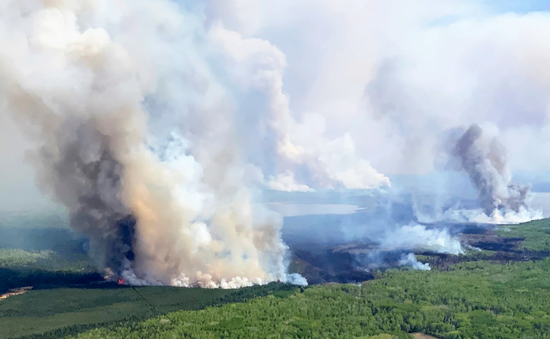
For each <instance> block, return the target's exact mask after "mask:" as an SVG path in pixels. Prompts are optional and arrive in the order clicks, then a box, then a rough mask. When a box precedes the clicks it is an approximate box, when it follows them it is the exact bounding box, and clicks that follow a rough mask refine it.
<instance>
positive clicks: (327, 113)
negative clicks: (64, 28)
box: [0, 0, 550, 208]
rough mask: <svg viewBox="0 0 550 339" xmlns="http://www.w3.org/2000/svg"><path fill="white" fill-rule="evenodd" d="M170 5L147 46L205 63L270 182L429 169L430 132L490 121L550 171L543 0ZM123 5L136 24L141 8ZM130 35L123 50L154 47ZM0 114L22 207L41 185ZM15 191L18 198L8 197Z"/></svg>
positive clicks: (261, 176) (7, 180)
mask: <svg viewBox="0 0 550 339" xmlns="http://www.w3.org/2000/svg"><path fill="white" fill-rule="evenodd" d="M2 3H3V5H2V6H3V7H5V6H8V5H9V4H10V3H11V1H6V0H4V1H2ZM44 3H46V4H48V3H49V4H54V3H71V1H54V2H52V1H45V2H44ZM85 3H88V4H90V6H92V4H103V5H102V6H105V4H106V3H105V2H102V1H87V2H85ZM115 4H116V3H115ZM178 4H179V5H180V6H181V7H180V8H183V9H181V11H182V12H183V13H185V16H184V18H185V19H182V20H184V21H183V22H178V23H175V21H174V22H172V24H173V25H175V26H172V27H170V26H168V24H170V23H171V22H170V21H169V20H176V18H175V17H174V18H169V17H166V18H165V19H166V20H167V26H166V27H165V28H167V29H171V30H172V31H170V34H173V35H174V36H172V37H171V38H172V39H175V40H174V41H176V40H177V39H186V41H185V42H182V41H180V42H178V46H177V47H175V48H174V47H173V45H172V46H171V45H169V44H168V45H166V46H169V47H170V48H174V49H173V50H171V51H170V53H168V50H161V49H160V48H157V50H155V51H154V52H151V53H149V54H151V55H150V56H148V57H152V58H157V64H158V65H159V67H160V66H162V67H165V68H166V69H169V68H170V67H178V69H179V70H180V71H181V72H182V74H183V72H186V74H187V75H188V76H189V74H188V73H189V72H190V71H189V69H191V68H192V67H198V66H197V65H198V64H201V63H202V65H201V66H200V67H207V68H208V72H209V75H208V76H209V77H210V79H207V80H202V81H203V82H204V83H203V84H202V86H207V84H206V83H207V82H208V81H210V82H212V81H216V82H217V83H218V85H220V86H224V87H225V88H224V90H226V91H228V92H230V95H229V97H230V99H228V100H230V101H231V103H229V102H228V103H227V105H232V106H233V108H234V109H235V110H237V111H238V112H239V117H238V118H237V120H238V121H237V123H238V124H239V128H240V130H241V131H243V133H241V135H239V136H238V138H241V139H242V140H241V142H242V144H243V147H242V149H243V151H244V153H245V154H244V156H245V157H247V160H248V161H249V162H250V163H251V164H253V165H254V168H255V169H252V172H253V173H256V175H257V176H258V178H257V179H258V181H262V182H263V183H264V184H265V185H266V186H267V187H269V188H272V189H279V190H298V191H307V190H311V189H317V188H321V187H331V188H334V187H346V188H376V187H378V186H380V185H385V184H387V182H388V180H387V178H386V177H387V176H391V175H393V174H397V173H414V174H417V173H429V172H430V171H432V170H433V169H434V162H435V159H434V157H435V154H436V152H435V151H434V148H436V147H437V146H438V142H439V140H440V135H441V134H442V133H444V132H445V131H446V130H448V129H451V128H456V127H467V126H469V125H470V124H472V123H478V124H484V125H487V126H489V127H490V128H493V129H497V130H498V133H499V134H500V140H501V142H502V143H503V144H504V146H505V147H506V149H507V155H508V158H509V166H510V168H511V169H512V171H514V172H517V171H528V172H542V171H548V170H550V165H549V164H550V162H549V161H547V159H548V158H549V157H550V154H548V151H547V150H548V149H550V148H549V147H547V146H548V143H549V142H550V140H549V138H550V132H549V131H548V124H547V122H548V121H547V112H548V108H547V107H548V99H547V98H548V96H547V94H546V93H547V91H548V89H549V86H550V73H549V72H548V71H547V67H546V64H547V59H548V58H549V57H550V49H549V48H547V47H545V46H547V44H546V43H545V41H546V36H547V34H548V31H550V14H549V13H546V12H537V11H544V10H547V9H548V8H547V7H548V5H547V4H546V2H544V1H522V2H517V1H483V2H480V1H466V0H465V1H449V0H443V1H433V0H421V1H415V2H410V1H405V0H403V1H399V0H394V1H385V2H380V1H359V2H356V1H349V2H346V1H328V0H326V1H308V0H306V1H299V2H296V1H268V0H266V1H242V0H234V1H214V0H212V1H179V2H178ZM29 6H30V5H29ZM92 7H93V6H92ZM115 7H117V6H116V5H112V8H111V9H113V13H111V14H110V15H109V17H105V18H102V20H104V22H98V21H95V22H93V23H92V24H91V26H93V25H99V26H105V25H111V28H110V29H111V30H112V32H113V33H114V32H115V30H117V29H120V28H117V27H116V25H117V22H119V20H121V16H122V15H123V13H122V12H121V11H122V10H121V9H118V10H114V9H115ZM81 8H83V7H82V6H81ZM174 8H175V7H174ZM82 10H83V11H84V9H82ZM514 12H516V13H514ZM159 15H167V14H166V13H164V14H159ZM132 16H133V18H134V19H135V20H141V21H143V22H144V25H143V28H142V29H147V25H146V24H145V23H146V22H147V21H146V20H147V18H146V17H144V14H143V13H133V14H132ZM4 20H7V18H5V19H4ZM144 20H145V21H144ZM7 23H8V21H5V22H4V24H7ZM40 29H44V28H40ZM136 34H137V36H136V37H135V38H134V39H135V40H139V39H140V35H139V32H136ZM184 34H194V35H195V36H196V38H195V40H194V41H192V39H189V38H187V37H184ZM154 36H155V35H152V38H151V39H154ZM141 37H142V38H143V39H145V38H146V37H148V36H147V35H145V34H142V35H141ZM132 44H133V47H132V48H134V49H135V53H140V51H139V48H141V47H143V46H145V45H147V44H150V45H151V46H155V42H154V41H133V42H132ZM185 44H189V45H187V46H186V45H185ZM166 46H165V47H166ZM166 48H168V47H166ZM165 54H168V55H165ZM173 63H175V64H177V66H174V65H171V64H173ZM188 68H189V69H188ZM178 81H179V80H175V79H174V80H173V81H171V83H172V84H171V85H170V86H172V87H173V88H171V89H170V90H173V91H179V92H180V93H185V94H181V95H180V96H181V100H185V101H186V103H185V105H188V103H189V102H190V101H192V102H200V100H202V99H201V98H200V97H199V94H198V93H200V91H199V92H198V93H197V87H198V86H201V84H200V81H199V82H197V81H193V80H190V79H186V80H181V83H178ZM178 86H180V87H181V89H179V88H178ZM186 86H187V87H186ZM189 86H191V87H190V88H192V90H189ZM144 105H149V107H150V109H149V111H150V112H153V113H151V114H155V115H158V116H161V118H162V119H160V118H159V119H155V121H153V122H154V123H155V124H158V126H157V128H158V129H163V128H164V126H166V125H170V124H179V126H180V127H181V128H190V127H185V126H183V125H186V124H185V123H184V122H182V120H183V119H182V118H181V117H182V116H184V115H185V113H184V109H182V110H181V111H180V112H178V114H176V113H174V110H177V108H176V107H166V106H164V107H155V102H154V100H151V102H149V103H147V102H145V103H144ZM173 105H175V106H177V104H176V103H174V104H173ZM168 111H169V112H168ZM2 115H3V116H2V125H1V128H2V130H1V132H0V133H1V134H2V136H1V137H2V139H1V141H2V148H1V151H2V160H3V164H2V165H3V166H2V168H1V171H2V172H1V174H2V176H1V178H2V179H1V181H0V185H1V187H2V188H3V189H2V192H1V195H2V199H0V201H2V202H3V203H4V208H6V206H7V207H14V208H15V207H25V206H24V205H25V204H26V202H27V199H28V201H33V202H34V201H36V200H37V199H38V198H37V197H38V196H39V194H36V192H33V191H34V190H33V189H32V182H33V180H34V179H33V178H32V170H30V169H29V167H28V166H27V165H25V164H24V161H23V152H24V150H25V149H28V148H29V143H28V142H25V141H22V138H21V137H20V136H19V135H18V132H16V131H15V130H14V125H13V124H11V123H9V122H7V117H6V112H5V110H3V113H2ZM178 115H179V117H178ZM174 116H176V117H174ZM194 128H199V127H196V126H195V127H194ZM245 131H246V132H245ZM21 193H22V194H21ZM14 194H17V196H18V197H20V198H18V199H15V200H14V199H11V198H12V197H13V195H14ZM10 205H11V206H10Z"/></svg>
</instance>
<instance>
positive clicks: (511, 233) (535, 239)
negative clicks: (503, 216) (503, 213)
mask: <svg viewBox="0 0 550 339" xmlns="http://www.w3.org/2000/svg"><path fill="white" fill-rule="evenodd" d="M499 233H500V235H501V236H502V237H503V238H505V239H514V238H517V239H522V240H523V241H521V242H520V244H519V246H518V250H527V251H534V252H549V251H550V219H543V220H536V221H531V222H528V223H525V224H519V225H507V226H505V227H502V228H500V230H499Z"/></svg>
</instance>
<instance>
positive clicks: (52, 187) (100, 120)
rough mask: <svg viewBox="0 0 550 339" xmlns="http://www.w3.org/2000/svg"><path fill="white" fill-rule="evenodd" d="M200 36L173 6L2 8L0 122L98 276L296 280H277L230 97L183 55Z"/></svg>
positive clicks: (279, 264) (271, 242)
mask: <svg viewBox="0 0 550 339" xmlns="http://www.w3.org/2000/svg"><path fill="white" fill-rule="evenodd" d="M202 30H203V27H202V24H201V23H200V22H198V21H197V20H196V17H195V16H194V14H193V13H191V12H187V11H186V9H185V8H184V7H180V6H178V5H177V4H176V3H174V2H172V1H165V0H160V1H151V0H146V1H140V2H134V1H124V0H123V1H121V2H117V3H116V4H110V3H107V2H102V1H95V0H85V1H80V0H79V1H76V0H67V1H43V2H37V1H30V0H29V1H27V0H25V1H3V2H1V3H0V79H1V80H2V81H0V107H1V109H2V114H6V113H7V114H9V115H10V116H11V117H13V118H15V119H16V120H17V121H18V122H19V123H20V126H21V127H22V129H23V130H24V131H25V132H26V133H27V135H28V136H29V138H30V139H31V140H33V142H35V143H36V145H37V147H36V149H35V150H34V151H33V152H32V153H31V154H30V159H31V161H32V163H33V164H34V166H35V167H36V172H37V182H38V185H39V186H40V188H41V189H42V190H43V191H44V192H45V193H46V194H48V195H49V196H50V197H52V198H53V199H54V200H55V201H56V202H58V203H59V204H61V205H63V206H65V207H66V209H67V210H68V212H69V217H70V224H71V227H73V228H74V229H75V230H77V231H78V232H81V233H82V234H84V235H86V236H87V237H88V238H89V244H90V246H89V252H90V255H91V256H92V258H93V259H94V260H95V261H96V262H97V265H98V266H99V267H100V268H102V269H104V270H105V272H106V274H107V275H108V276H109V277H110V278H113V279H116V278H119V277H121V278H123V279H124V280H126V281H127V282H129V283H131V284H142V285H146V284H165V285H166V284H168V285H174V286H200V287H211V288H217V287H221V288H235V287H241V286H249V285H252V284H261V283H266V282H269V281H290V282H294V283H300V284H304V283H305V282H304V281H303V280H302V279H300V277H297V276H294V275H293V276H290V277H288V276H287V274H286V267H285V265H284V261H283V259H284V255H285V252H286V249H287V248H286V246H285V244H284V243H283V242H282V240H281V232H280V228H281V224H282V222H281V218H280V217H279V216H278V215H277V214H275V213H273V212H271V211H269V210H268V209H266V208H265V207H264V206H262V205H258V204H254V200H255V199H254V190H253V189H252V187H251V185H250V183H249V182H248V181H247V173H248V172H247V168H248V167H247V165H246V164H245V163H244V162H243V161H242V160H241V154H240V153H241V145H240V144H239V142H238V140H237V138H236V137H235V135H236V134H237V132H236V129H237V128H238V127H237V126H235V123H234V121H235V117H234V114H235V111H234V108H233V107H232V105H231V104H230V103H231V100H230V96H229V95H228V93H227V92H225V91H224V89H223V87H222V86H221V85H220V84H219V83H218V82H217V80H216V79H215V78H214V77H213V76H212V72H210V70H209V67H208V66H207V65H206V62H205V61H204V60H202V59H201V58H199V57H198V56H192V55H191V54H193V53H197V54H198V53H199V52H200V46H197V45H194V43H195V41H194V40H193V39H194V38H193V37H194V36H195V34H204V32H203V31H202ZM214 46H215V44H214ZM183 52H185V53H183ZM174 55H182V56H183V55H185V56H188V59H186V60H185V62H180V61H179V60H178V61H176V60H171V61H168V62H167V58H169V57H171V56H174ZM204 59H206V58H204ZM199 98H200V99H199ZM4 112H5V113H4Z"/></svg>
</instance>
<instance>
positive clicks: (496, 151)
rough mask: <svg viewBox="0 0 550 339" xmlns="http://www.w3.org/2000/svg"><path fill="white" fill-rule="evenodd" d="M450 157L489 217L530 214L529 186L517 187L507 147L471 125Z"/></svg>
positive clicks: (518, 185)
mask: <svg viewBox="0 0 550 339" xmlns="http://www.w3.org/2000/svg"><path fill="white" fill-rule="evenodd" d="M451 155H452V156H453V157H454V159H455V160H457V165H458V167H457V168H456V169H457V170H462V171H464V172H466V173H467V174H468V176H469V177H470V180H471V182H472V184H473V185H474V187H475V189H476V190H477V192H478V194H479V202H480V204H481V207H482V209H483V213H485V214H486V215H487V216H489V217H494V216H496V215H497V214H501V215H505V214H506V213H510V212H512V213H514V214H516V215H517V214H520V213H525V212H527V211H528V210H529V206H528V198H529V195H530V189H531V187H530V186H529V185H520V184H514V183H512V182H511V175H510V171H509V169H508V164H507V160H506V154H505V150H504V147H503V146H502V145H501V144H500V143H499V141H498V140H497V139H496V138H494V137H493V138H491V137H489V136H487V135H486V134H485V133H484V132H483V129H482V128H481V127H480V126H479V125H477V124H473V125H471V126H470V127H469V128H468V129H467V130H466V131H465V132H464V133H463V134H462V135H461V136H460V137H459V138H458V140H457V141H456V143H454V145H453V147H452V149H451Z"/></svg>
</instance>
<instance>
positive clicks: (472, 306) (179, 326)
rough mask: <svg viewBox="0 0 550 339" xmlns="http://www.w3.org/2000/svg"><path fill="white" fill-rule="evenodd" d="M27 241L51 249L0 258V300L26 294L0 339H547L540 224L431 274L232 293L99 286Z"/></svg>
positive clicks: (406, 272)
mask: <svg viewBox="0 0 550 339" xmlns="http://www.w3.org/2000/svg"><path fill="white" fill-rule="evenodd" d="M2 232H4V234H9V232H12V230H6V229H3V230H2V229H0V235H2ZM29 232H30V233H32V234H39V235H40V237H42V238H44V237H45V238H48V237H49V238H50V240H51V241H50V245H48V246H45V245H44V244H45V242H43V241H42V242H40V244H41V247H40V248H36V247H32V246H30V245H29V244H28V243H24V244H21V246H7V245H5V244H4V246H0V288H1V289H2V292H1V293H4V292H5V291H7V290H10V289H12V288H17V287H24V286H33V289H32V290H30V291H27V292H26V293H24V294H21V295H16V296H10V297H8V298H6V299H4V300H0V338H2V339H3V338H26V339H46V338H74V339H76V338H363V339H364V338H372V339H392V338H413V336H414V338H426V339H427V338H439V339H459V338H461V339H466V338H479V339H481V338H483V339H485V338H488V339H491V338H495V339H497V338H498V339H502V338H510V339H535V338H550V258H549V255H548V248H550V247H549V244H550V242H549V241H550V221H549V220H542V221H535V222H531V223H527V224H522V225H515V226H504V227H501V228H499V229H497V230H495V231H492V232H489V233H488V234H484V235H469V236H468V237H469V238H467V237H466V238H463V239H462V240H463V241H466V240H468V241H469V242H473V243H475V244H480V246H481V245H484V246H485V247H487V248H493V249H492V250H481V251H479V250H470V251H468V252H467V253H466V254H464V255H460V256H445V255H436V254H430V253H422V254H419V255H417V257H418V259H419V260H420V261H423V262H429V263H430V264H431V265H432V270H431V271H415V270H411V269H407V268H399V269H390V270H386V271H376V272H372V275H373V277H374V279H372V280H369V281H364V282H361V283H355V284H337V283H330V284H323V285H315V286H308V287H297V286H292V285H286V284H280V283H273V284H269V285H265V286H254V287H251V288H244V289H239V290H207V289H195V288H192V289H188V288H174V287H130V286H119V285H116V284H111V283H105V282H102V279H103V278H102V277H101V275H100V274H99V273H98V272H97V270H95V269H94V266H93V264H92V263H91V262H90V260H89V259H88V258H87V256H86V255H85V252H84V251H83V250H82V247H81V246H80V245H81V244H80V240H79V239H75V238H71V237H64V233H63V232H65V231H63V230H59V229H56V230H49V231H48V230H32V231H29ZM65 235H66V234H65ZM4 239H5V238H4ZM0 245H2V244H0ZM23 245H24V246H23ZM16 247H19V248H16Z"/></svg>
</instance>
